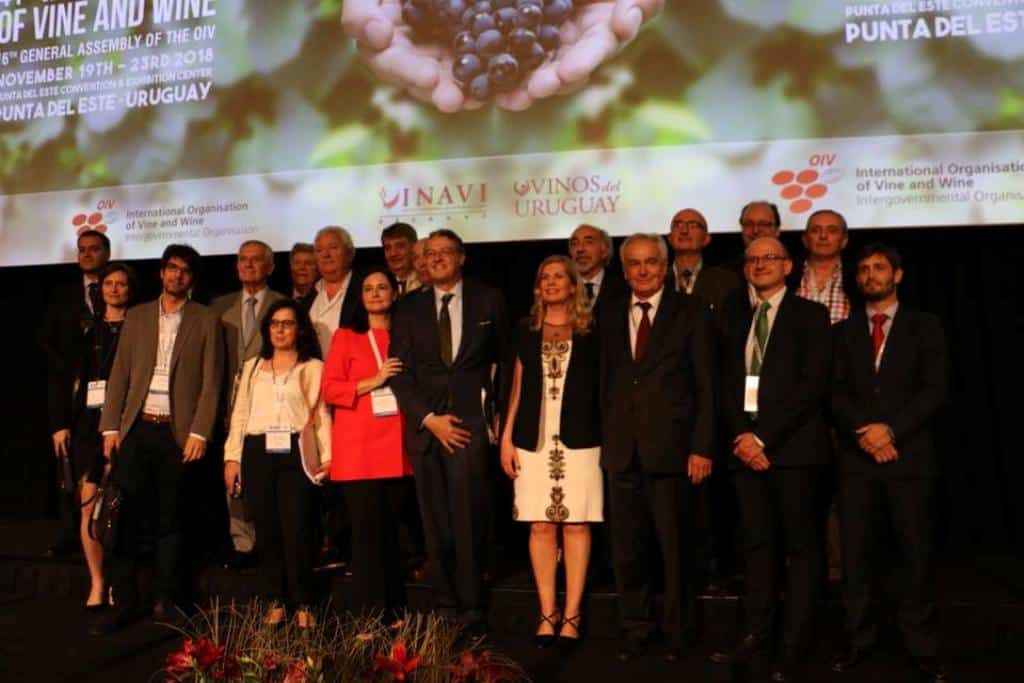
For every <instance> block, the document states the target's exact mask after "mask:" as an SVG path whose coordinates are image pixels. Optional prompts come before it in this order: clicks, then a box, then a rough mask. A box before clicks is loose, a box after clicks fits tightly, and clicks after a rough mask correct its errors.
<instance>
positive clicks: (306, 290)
mask: <svg viewBox="0 0 1024 683" xmlns="http://www.w3.org/2000/svg"><path fill="white" fill-rule="evenodd" d="M288 269H289V270H290V271H291V276H292V299H294V300H295V301H298V302H305V308H306V310H307V311H308V310H309V301H307V298H309V297H310V296H311V295H312V296H315V295H316V292H315V291H314V290H313V285H315V284H316V281H317V280H318V279H319V278H320V273H318V272H317V270H316V247H314V246H313V245H312V244H310V243H309V242H296V243H295V244H293V245H292V250H291V251H290V252H289V253H288Z"/></svg>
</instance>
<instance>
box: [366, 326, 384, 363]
mask: <svg viewBox="0 0 1024 683" xmlns="http://www.w3.org/2000/svg"><path fill="white" fill-rule="evenodd" d="M366 336H367V337H369V338H370V348H371V349H372V350H373V357H374V359H376V361H377V369H378V370H380V369H381V368H382V367H384V359H383V358H382V357H381V355H380V349H379V348H378V347H377V340H376V339H375V338H374V336H373V329H372V328H371V329H369V330H367V331H366Z"/></svg>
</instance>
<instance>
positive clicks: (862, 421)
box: [832, 303, 947, 477]
mask: <svg viewBox="0 0 1024 683" xmlns="http://www.w3.org/2000/svg"><path fill="white" fill-rule="evenodd" d="M833 338H834V342H835V345H834V352H833V356H834V361H833V375H832V376H833V383H832V412H833V417H834V419H835V423H836V430H837V432H838V435H839V467H840V472H841V473H843V474H884V475H886V476H893V477H933V476H936V475H937V474H938V469H937V466H936V463H935V446H934V440H933V437H932V430H931V423H932V419H933V418H934V417H935V414H936V413H937V412H938V410H939V408H940V407H941V406H942V404H943V403H944V401H945V399H946V392H947V365H946V363H947V358H946V341H945V337H944V335H943V332H942V326H941V325H940V324H939V320H938V318H936V317H935V316H933V315H931V314H928V313H922V312H920V311H916V310H914V309H912V308H910V307H909V306H907V305H906V304H903V303H901V304H900V307H899V308H898V309H897V310H896V315H895V316H894V317H893V319H892V326H891V327H890V328H889V336H888V337H887V339H886V341H885V348H884V350H883V351H882V362H881V364H880V365H879V368H878V371H877V372H876V371H875V364H874V358H873V348H872V343H871V335H870V323H869V322H868V319H867V313H866V311H865V309H864V307H862V306H858V307H857V308H855V309H854V310H853V311H852V312H851V314H850V317H849V318H848V319H847V320H845V321H843V322H841V323H837V324H836V326H835V327H834V329H833ZM872 422H883V423H885V424H887V425H889V427H890V428H891V429H892V431H893V433H894V434H895V436H896V450H897V451H899V459H898V460H897V461H896V462H893V463H888V464H884V465H880V464H878V463H876V462H875V460H874V459H873V458H872V457H871V456H870V455H869V454H867V453H865V452H864V451H862V450H861V449H860V447H859V446H858V445H857V434H856V430H857V429H858V428H859V427H863V426H864V425H866V424H870V423H872Z"/></svg>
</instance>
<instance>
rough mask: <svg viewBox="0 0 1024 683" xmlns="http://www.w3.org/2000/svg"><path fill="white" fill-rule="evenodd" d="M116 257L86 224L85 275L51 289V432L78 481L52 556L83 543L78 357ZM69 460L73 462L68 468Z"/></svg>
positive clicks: (81, 256) (81, 260) (64, 495)
mask: <svg viewBox="0 0 1024 683" xmlns="http://www.w3.org/2000/svg"><path fill="white" fill-rule="evenodd" d="M109 260H110V239H109V238H108V237H107V236H106V235H104V234H103V233H102V232H98V231H96V230H86V231H84V232H83V233H82V234H81V235H79V236H78V269H79V273H80V274H79V276H78V277H76V278H75V280H74V281H73V282H71V283H69V284H68V285H66V286H63V287H58V288H55V289H54V290H53V292H52V293H51V295H50V300H49V303H48V304H47V306H46V312H45V314H44V316H43V324H42V327H41V329H40V332H39V343H40V345H41V346H42V348H43V353H44V355H45V358H46V380H47V382H46V398H47V413H48V417H49V426H50V436H51V439H52V441H53V452H54V454H55V455H56V456H57V459H58V468H60V469H61V470H64V471H68V472H71V477H72V478H73V479H74V481H70V482H64V485H63V488H62V491H61V492H60V495H59V497H58V502H57V506H58V511H59V513H60V536H59V537H58V539H57V542H56V543H55V544H54V545H53V546H51V547H50V549H49V550H47V552H46V554H47V555H48V556H49V557H57V556H60V555H66V554H68V553H71V552H75V551H77V550H78V548H80V547H81V546H80V543H79V532H78V530H79V524H78V502H77V500H76V498H75V494H76V493H77V481H78V480H79V479H80V478H81V476H82V474H84V473H82V472H72V471H71V468H70V464H71V460H70V453H69V452H68V449H69V448H70V447H71V403H72V394H73V392H74V389H73V384H74V381H75V374H76V373H77V372H78V368H77V367H76V365H75V364H76V362H77V360H78V359H79V358H81V357H82V353H81V344H82V340H83V337H84V334H85V332H87V331H88V330H89V328H90V327H91V326H92V322H93V319H94V318H96V317H97V316H101V315H102V314H103V311H102V308H103V297H102V294H101V292H100V290H99V276H100V273H101V272H102V271H103V269H104V268H105V267H106V265H107V262H108V261H109ZM65 465H68V467H67V468H65Z"/></svg>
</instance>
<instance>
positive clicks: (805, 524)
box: [733, 467, 822, 653]
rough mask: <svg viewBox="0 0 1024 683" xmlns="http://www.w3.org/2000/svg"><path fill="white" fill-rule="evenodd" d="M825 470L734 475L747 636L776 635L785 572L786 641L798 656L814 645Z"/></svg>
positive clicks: (780, 469)
mask: <svg viewBox="0 0 1024 683" xmlns="http://www.w3.org/2000/svg"><path fill="white" fill-rule="evenodd" d="M819 469H820V468H818V467H772V468H771V469H768V470H766V471H764V472H754V471H753V470H749V469H744V470H737V471H736V472H734V473H733V484H734V485H735V487H736V495H737V499H738V504H739V510H740V525H741V530H742V531H741V534H742V546H743V554H744V558H745V560H746V571H747V594H746V604H745V608H746V617H747V632H748V633H752V634H755V635H758V636H761V637H764V638H767V637H769V636H770V635H771V633H772V628H773V626H774V623H775V618H776V609H777V602H778V595H779V588H780V587H781V586H780V583H781V581H780V574H781V573H782V572H783V571H785V574H786V577H785V586H784V590H785V593H786V601H785V605H784V608H783V613H782V641H783V645H784V647H785V648H786V650H787V651H788V652H793V653H799V652H802V651H803V650H805V649H806V648H807V647H808V646H809V644H810V638H811V624H812V621H813V615H814V605H815V601H816V599H817V595H818V589H819V587H820V575H821V570H822V562H821V550H820V548H821V537H820V533H819V531H820V526H821V525H820V524H819V523H818V516H817V510H818V502H819V500H820V499H819V497H818V496H817V493H816V486H817V485H818V483H819V482H820V473H819ZM787 558H788V569H787V567H786V565H787V563H786V559H787Z"/></svg>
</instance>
